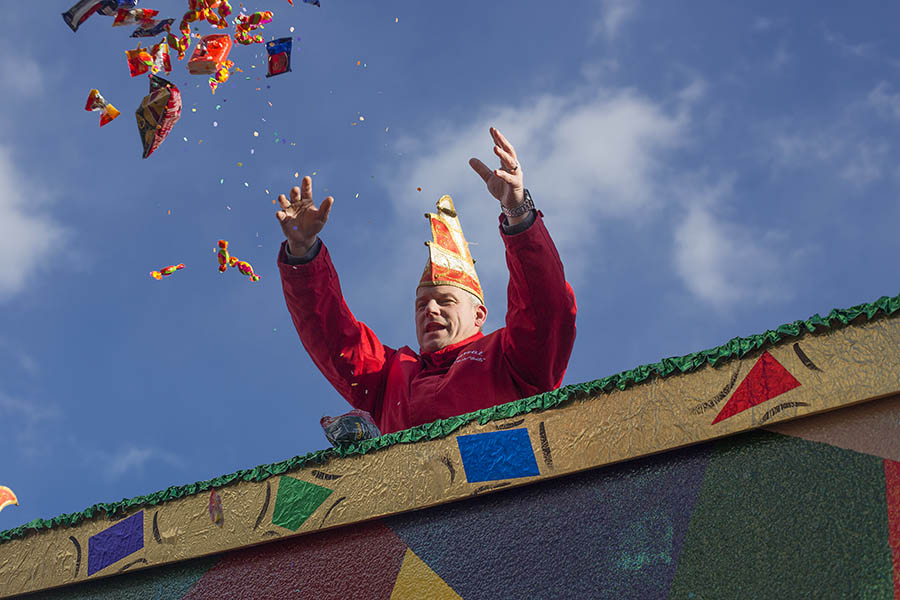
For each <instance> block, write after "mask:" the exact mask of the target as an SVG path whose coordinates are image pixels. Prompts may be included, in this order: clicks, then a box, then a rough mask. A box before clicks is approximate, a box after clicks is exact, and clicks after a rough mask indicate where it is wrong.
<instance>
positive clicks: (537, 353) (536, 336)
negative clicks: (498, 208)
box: [278, 212, 575, 433]
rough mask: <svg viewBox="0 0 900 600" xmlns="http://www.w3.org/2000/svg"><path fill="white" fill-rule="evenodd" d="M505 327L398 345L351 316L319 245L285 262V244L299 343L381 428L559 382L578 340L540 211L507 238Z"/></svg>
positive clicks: (571, 298) (284, 272)
mask: <svg viewBox="0 0 900 600" xmlns="http://www.w3.org/2000/svg"><path fill="white" fill-rule="evenodd" d="M501 236H502V238H503V242H504V244H505V245H506V264H507V265H508V267H509V287H508V290H507V299H508V307H507V310H506V327H503V328H501V329H498V330H497V331H494V332H493V333H490V334H488V335H483V334H481V333H477V334H475V335H473V336H472V337H470V338H468V339H466V340H464V341H462V342H459V343H457V344H454V345H452V346H448V347H446V348H442V349H440V350H438V351H436V352H430V353H424V354H421V355H420V354H417V353H416V352H414V351H413V350H412V349H411V348H409V347H408V346H404V347H403V348H400V349H399V350H395V349H393V348H390V347H388V346H385V345H384V344H382V343H381V342H379V341H378V338H377V337H376V336H375V333H374V332H373V331H372V330H371V329H369V328H368V327H366V325H365V324H363V323H361V322H359V321H357V320H356V319H355V318H354V316H353V314H352V313H351V312H350V309H349V308H348V307H347V304H346V303H345V302H344V297H343V295H342V293H341V286H340V283H339V281H338V276H337V273H336V272H335V270H334V265H333V264H332V262H331V258H330V256H329V254H328V250H327V249H326V248H325V246H324V245H323V246H322V247H321V250H320V251H319V254H318V255H317V256H316V257H315V258H314V259H313V260H312V261H310V262H309V263H306V264H303V265H289V264H287V262H286V261H285V249H284V244H282V248H281V251H280V252H279V255H278V267H279V269H280V270H281V284H282V287H283V288H284V297H285V300H286V301H287V306H288V310H289V311H290V313H291V318H292V319H293V321H294V327H296V329H297V333H298V334H299V335H300V340H301V341H302V342H303V347H304V348H306V351H307V352H309V355H310V357H312V359H313V362H315V363H316V366H317V367H319V370H320V371H322V374H323V375H325V377H326V378H327V379H328V381H330V382H331V385H333V386H334V387H335V389H336V390H337V391H338V393H340V394H341V396H343V397H344V398H346V399H347V401H348V402H349V403H350V404H351V405H353V406H354V407H355V408H360V409H362V410H365V411H368V412H369V413H371V414H372V417H373V418H374V419H375V422H376V423H377V424H378V427H379V429H381V432H382V433H391V432H393V431H399V430H401V429H407V428H409V427H413V426H415V425H421V424H423V423H430V422H432V421H434V420H436V419H443V418H446V417H451V416H454V415H460V414H463V413H467V412H471V411H474V410H479V409H482V408H487V407H490V406H494V405H497V404H504V403H506V402H511V401H513V400H518V399H519V398H526V397H528V396H533V395H535V394H539V393H541V392H545V391H548V390H551V389H555V388H557V387H559V385H560V383H562V378H563V374H564V373H565V370H566V365H567V364H568V362H569V355H570V354H571V353H572V345H573V344H574V343H575V295H574V293H573V292H572V288H571V287H570V286H569V284H568V283H567V282H566V279H565V274H564V273H563V265H562V262H561V261H560V259H559V254H558V253H557V252H556V247H555V246H554V245H553V240H551V239H550V234H549V233H548V232H547V228H546V227H545V226H544V222H543V215H542V214H541V213H540V212H538V213H537V218H536V220H535V222H534V223H533V224H532V225H531V227H529V228H528V229H526V230H525V231H523V232H521V233H517V234H514V235H506V234H504V233H503V231H502V229H501Z"/></svg>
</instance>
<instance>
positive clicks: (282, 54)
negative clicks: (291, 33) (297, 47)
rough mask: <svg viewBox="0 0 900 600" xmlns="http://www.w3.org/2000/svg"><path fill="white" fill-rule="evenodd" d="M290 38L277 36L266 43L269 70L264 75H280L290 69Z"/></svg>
mask: <svg viewBox="0 0 900 600" xmlns="http://www.w3.org/2000/svg"><path fill="white" fill-rule="evenodd" d="M291 45H292V42H291V38H289V37H286V38H278V39H277V40H272V41H271V42H269V43H267V44H266V52H268V53H269V70H268V73H266V77H273V76H275V75H281V74H282V73H287V72H289V71H290V70H291Z"/></svg>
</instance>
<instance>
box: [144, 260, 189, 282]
mask: <svg viewBox="0 0 900 600" xmlns="http://www.w3.org/2000/svg"><path fill="white" fill-rule="evenodd" d="M183 268H184V265H183V264H181V265H169V266H168V267H163V268H162V269H160V270H159V271H150V277H152V278H153V279H157V280H159V279H162V278H163V277H168V276H169V275H171V274H172V273H174V272H175V271H180V270H181V269H183Z"/></svg>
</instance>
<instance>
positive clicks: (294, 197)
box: [291, 185, 300, 204]
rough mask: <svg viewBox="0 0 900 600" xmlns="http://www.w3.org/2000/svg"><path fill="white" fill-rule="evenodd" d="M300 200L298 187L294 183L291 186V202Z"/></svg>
mask: <svg viewBox="0 0 900 600" xmlns="http://www.w3.org/2000/svg"><path fill="white" fill-rule="evenodd" d="M299 201H300V188H298V187H297V186H296V185H295V186H294V187H292V188H291V204H293V203H294V202H299Z"/></svg>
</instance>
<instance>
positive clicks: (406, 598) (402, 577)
mask: <svg viewBox="0 0 900 600" xmlns="http://www.w3.org/2000/svg"><path fill="white" fill-rule="evenodd" d="M423 598H427V599H428V600H462V598H460V596H459V594H457V593H456V592H454V591H453V589H452V588H451V587H450V586H449V585H447V583H446V582H445V581H444V580H443V579H441V578H440V576H439V575H438V574H437V573H435V572H434V571H432V570H431V567H429V566H428V565H426V564H425V562H424V561H423V560H422V559H421V558H419V557H418V556H416V553H415V552H413V551H412V549H410V548H407V549H406V556H404V557H403V564H402V565H400V572H399V573H398V574H397V581H396V582H394V591H393V592H391V600H422V599H423Z"/></svg>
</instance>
